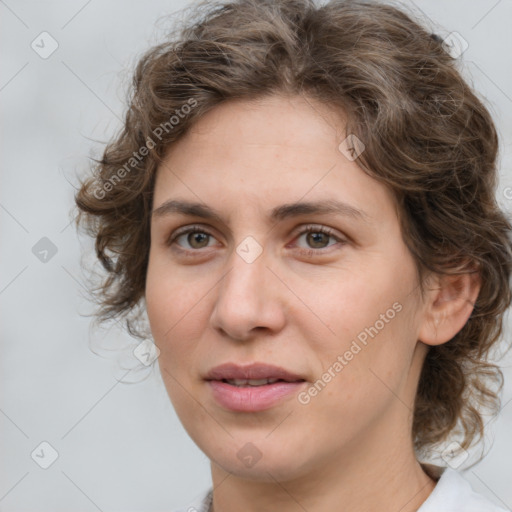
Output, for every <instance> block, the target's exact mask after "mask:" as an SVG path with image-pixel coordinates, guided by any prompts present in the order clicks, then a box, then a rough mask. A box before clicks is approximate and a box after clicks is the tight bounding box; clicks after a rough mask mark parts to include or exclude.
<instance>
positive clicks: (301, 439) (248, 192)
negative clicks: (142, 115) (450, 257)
mask: <svg viewBox="0 0 512 512" xmlns="http://www.w3.org/2000/svg"><path fill="white" fill-rule="evenodd" d="M345 137H346V135H345V134H344V133H343V124H342V122H341V121H340V120H339V119H338V118H337V117H336V116H335V113H334V111H333V110H332V109H329V108H327V107H325V106H322V105H319V104H317V103H314V102H312V101H306V100H305V99H302V98H300V97H293V98H285V97H281V96H272V97H268V98H266V99H265V100H260V101H258V102H254V101H253V102H247V101H241V100H237V101H231V102H227V103H224V104H222V105H220V106H218V107H216V108H215V109H213V110H211V111H210V112H209V113H208V114H206V115H205V116H204V117H203V118H201V119H200V120H199V121H198V122H197V124H196V125H195V126H194V128H193V129H192V130H191V131H189V132H188V133H187V135H186V136H184V137H183V138H182V139H181V140H180V141H179V142H177V143H176V144H174V145H173V146H172V148H171V150H170V151H169V152H168V154H167V155H166V158H165V161H164V163H163V165H161V166H160V168H159V169H158V173H157V177H156V183H155V190H154V203H153V211H154V212H155V211H158V212H157V213H154V214H153V216H152V221H151V248H150V257H149V267H148V272H147V285H146V304H147V312H148V317H149V320H150V326H151V331H152V333H153V336H154V340H155V343H156V345H157V346H158V348H159V349H160V356H159V365H160V370H161V373H162V377H163V380H164V382H165V385H166V388H167V391H168V393H169V397H170V399H171V401H172V403H173V405H174V407H175V409H176V412H177V414H178V416H179V418H180V420H181V422H182V424H183V426H184V427H185V429H186V430H187V432H188V433H189V435H190V436H191V438H192V439H193V440H194V441H195V443H196V444H197V445H198V446H199V448H200V449H201V450H202V451H203V452H204V453H205V454H206V455H207V456H208V457H209V458H210V459H211V460H212V461H213V462H214V463H215V464H216V465H218V466H220V467H222V468H223V469H225V470H226V471H229V472H230V473H233V474H236V475H239V476H242V477H244V478H250V479H255V480H261V481H272V479H280V480H287V479H291V478H294V477H299V476H305V475H307V474H308V473H310V472H311V471H313V470H318V469H319V468H325V467H326V466H327V465H329V464H330V463H332V464H334V463H338V464H339V461H340V460H347V461H348V460H350V461H352V462H353V461H354V460H356V459H357V460H359V461H360V463H361V464H366V463H370V462H371V461H372V460H375V457H378V456H379V453H382V454H384V453H387V452H389V451H390V450H392V448H393V447H394V446H395V445H398V444H401V446H409V445H410V441H409V436H410V428H411V418H412V412H411V411H412V407H413V400H414V396H415V391H416V385H417V381H418V377H419V371H420V369H421V363H422V361H423V357H424V355H425V352H424V349H425V346H424V345H423V344H422V343H418V342H417V340H418V332H419V330H420V327H421V322H422V303H421V302H420V299H419V288H418V282H417V275H416V270H415V266H414V262H413V259H412V256H411V255H410V253H409V251H408V250H407V248H406V246H405V244H404V242H403V240H402V237H401V232H400V227H399V221H398V217H397V213H396V210H395V206H394V202H393V199H392V196H391V194H390V193H389V192H388V191H387V190H386V189H385V188H384V187H383V186H382V185H381V184H379V183H378V182H377V181H375V180H374V179H372V178H370V177H369V176H368V175H366V174H365V173H364V172H363V171H362V170H361V169H360V168H359V167H358V166H357V164H356V161H357V160H356V161H354V160H353V159H352V158H353V153H352V154H351V153H350V152H346V151H342V150H340V149H339V146H340V143H342V141H343V140H344V139H345ZM341 147H342V149H343V148H344V147H345V146H344V145H343V144H342V146H341ZM359 149H361V147H359ZM169 201H177V202H178V201H179V203H180V204H181V203H187V204H192V203H194V204H199V205H200V206H201V207H202V209H203V210H204V211H199V208H189V209H188V211H187V209H186V208H182V207H180V205H178V204H177V203H173V205H171V204H170V203H168V202H169ZM334 202H339V203H343V204H344V205H345V206H340V207H339V209H338V210H334V209H333V210H332V211H327V208H325V207H327V206H333V205H334ZM165 203H167V206H165ZM299 203H300V204H303V203H304V204H306V203H307V204H308V205H310V206H303V207H296V208H295V207H293V205H297V204H299ZM285 205H286V206H285ZM181 206H183V205H181ZM160 207H162V208H160ZM159 208H160V210H159ZM324 208H325V211H322V209H324ZM316 210H318V211H316ZM205 212H215V216H209V215H206V213H205ZM273 213H274V215H273ZM309 228H311V229H310V231H311V232H308V231H306V229H309ZM187 229H190V232H189V233H188V234H187V233H186V230H187ZM178 230H179V233H178ZM321 230H328V231H329V232H330V234H329V233H322V231H321ZM225 363H233V364H234V365H238V366H241V367H245V366H248V365H251V364H252V363H262V364H265V365H273V366H276V367H280V368H281V369H284V370H286V371H287V372H288V373H289V374H290V375H288V376H287V375H283V374H278V373H276V372H277V370H275V369H272V368H271V369H268V368H267V369H265V368H263V370H262V373H254V374H250V373H247V374H244V373H243V368H242V370H241V371H242V373H241V374H239V377H240V376H243V375H246V376H248V377H250V376H253V377H260V378H262V379H264V378H265V377H268V378H272V375H276V376H277V377H281V378H283V377H284V378H285V380H287V381H288V382H277V383H273V384H272V383H269V384H265V382H266V381H260V382H252V384H260V385H255V386H249V385H248V384H250V383H245V382H244V381H242V382H240V381H237V383H236V384H238V385H235V383H234V382H233V381H231V384H229V383H227V382H223V381H222V379H223V378H224V377H226V378H227V377H229V376H232V374H229V375H228V374H226V373H225V372H224V373H223V372H222V371H220V373H217V374H214V375H209V374H210V372H211V371H212V369H214V368H215V367H217V366H219V365H222V364H225ZM208 376H210V377H213V380H207V377H208ZM277 377H275V378H277ZM340 457H342V459H340ZM343 458H344V459H343Z"/></svg>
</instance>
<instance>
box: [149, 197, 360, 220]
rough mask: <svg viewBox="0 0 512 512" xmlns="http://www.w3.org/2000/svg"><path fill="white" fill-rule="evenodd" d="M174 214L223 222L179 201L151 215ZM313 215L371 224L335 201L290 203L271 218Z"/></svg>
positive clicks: (205, 210) (214, 213)
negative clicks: (337, 217) (337, 216)
mask: <svg viewBox="0 0 512 512" xmlns="http://www.w3.org/2000/svg"><path fill="white" fill-rule="evenodd" d="M174 213H178V214H182V215H189V216H193V217H202V218H204V219H210V220H216V221H218V222H223V219H222V216H221V214H220V213H219V212H217V211H216V210H215V209H213V208H211V207H209V206H206V205H205V204H202V203H197V202H189V201H179V200H168V201H165V203H163V204H162V205H161V206H159V207H158V208H156V209H155V210H153V211H152V213H151V215H152V217H164V216H167V215H172V214H174ZM311 214H317V215H322V214H336V215H342V216H345V217H351V218H353V219H355V220H360V221H363V222H366V223H368V222H369V216H368V214H367V213H365V212H364V211H363V210H359V209H358V208H355V207H354V206H351V205H350V204H347V203H344V202H342V201H338V200H335V199H327V200H323V201H307V202H297V203H288V204H283V205H281V206H276V207H275V208H273V209H272V210H271V211H270V215H269V218H270V220H272V221H280V220H284V219H287V218H291V217H298V216H299V215H311Z"/></svg>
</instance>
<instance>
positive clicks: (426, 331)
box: [418, 267, 481, 345]
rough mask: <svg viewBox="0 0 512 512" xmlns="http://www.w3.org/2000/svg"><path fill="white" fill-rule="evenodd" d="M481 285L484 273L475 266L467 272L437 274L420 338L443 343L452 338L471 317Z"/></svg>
mask: <svg viewBox="0 0 512 512" xmlns="http://www.w3.org/2000/svg"><path fill="white" fill-rule="evenodd" d="M480 287H481V278H480V273H479V272H478V270H476V269H475V268H474V267H472V268H471V269H470V270H468V272H467V273H464V274H458V275H438V274H436V276H435V277H434V286H433V287H432V288H431V289H429V291H428V294H427V299H426V303H425V309H424V314H423V320H422V324H421V326H420V331H419V334H418V339H419V341H422V342H423V343H425V344H426V345H441V344H442V343H446V342H447V341H449V340H451V339H452V338H453V337H454V336H455V335H456V334H457V333H458V332H459V331H460V330H461V329H462V328H463V327H464V325H465V324H466V322H467V321H468V319H469V317H470V315H471V313H472V311H473V308H474V305H475V302H476V299H477V297H478V293H479V292H480Z"/></svg>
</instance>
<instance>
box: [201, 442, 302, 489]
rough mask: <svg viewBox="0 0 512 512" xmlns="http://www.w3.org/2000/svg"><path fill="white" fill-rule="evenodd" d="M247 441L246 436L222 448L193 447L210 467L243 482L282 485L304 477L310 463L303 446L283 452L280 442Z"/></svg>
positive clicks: (203, 445)
mask: <svg viewBox="0 0 512 512" xmlns="http://www.w3.org/2000/svg"><path fill="white" fill-rule="evenodd" d="M249 439H250V436H239V437H238V439H237V438H235V439H232V438H230V439H229V441H227V440H226V444H225V445H224V446H221V445H220V444H219V443H216V444H215V445H210V444H208V445H205V444H198V443H197V442H196V444H198V446H199V448H200V449H201V451H203V453H205V455H206V456H207V457H208V458H209V459H210V460H211V461H212V463H213V464H214V465H217V466H219V467H220V468H222V469H223V470H224V471H226V472H228V473H231V474H232V475H234V476H237V477H240V478H244V479H247V480H252V481H258V482H275V481H276V480H277V481H279V482H286V481H288V480H294V479H297V478H300V477H301V476H306V475H307V474H308V471H309V469H308V467H309V466H310V465H311V462H312V461H311V460H309V461H308V455H307V453H306V452H305V451H304V449H303V443H299V444H298V445H297V446H296V447H293V446H288V447H286V448H287V449H286V448H285V449H283V443H282V442H281V441H278V440H276V441H275V442H271V441H270V440H265V439H264V436H262V437H259V438H258V439H255V441H254V442H253V441H250V440H249ZM210 441H211V440H210ZM301 445H302V446H301Z"/></svg>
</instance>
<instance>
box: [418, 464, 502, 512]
mask: <svg viewBox="0 0 512 512" xmlns="http://www.w3.org/2000/svg"><path fill="white" fill-rule="evenodd" d="M439 473H440V475H441V476H440V478H439V480H438V482H437V484H436V486H435V488H434V490H433V491H432V493H431V494H430V496H429V497H428V498H427V500H426V501H425V502H424V503H423V505H422V506H421V507H420V508H419V509H418V512H507V509H505V508H501V507H499V506H497V505H495V504H494V503H493V502H492V501H490V500H488V499H487V498H486V497H485V496H483V495H482V494H479V493H477V492H475V491H474V490H473V489H472V487H471V485H470V483H469V482H468V481H467V480H466V479H465V478H464V477H463V476H462V475H461V474H460V473H459V472H457V471H455V470H454V469H451V468H446V469H444V470H443V469H442V468H440V471H439Z"/></svg>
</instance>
